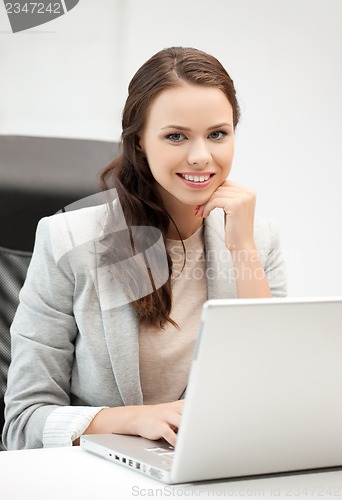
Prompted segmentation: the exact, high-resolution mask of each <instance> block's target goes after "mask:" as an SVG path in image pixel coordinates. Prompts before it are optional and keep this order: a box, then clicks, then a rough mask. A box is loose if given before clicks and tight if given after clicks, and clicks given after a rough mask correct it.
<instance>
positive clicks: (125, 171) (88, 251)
mask: <svg viewBox="0 0 342 500" xmlns="http://www.w3.org/2000/svg"><path fill="white" fill-rule="evenodd" d="M238 119H239V106H238V103H237V100H236V95H235V88H234V85H233V81H232V79H231V78H230V76H229V75H228V73H227V71H226V70H225V69H224V68H223V66H222V65H221V64H220V62H219V61H218V60H217V59H216V58H214V57H213V56H211V55H208V54H206V53H204V52H201V51H199V50H196V49H192V48H181V47H176V48H175V47H173V48H169V49H164V50H162V51H160V52H158V53H157V54H155V55H154V56H152V57H151V59H149V60H148V61H147V62H146V63H145V64H144V65H143V66H142V67H141V68H140V69H139V70H138V71H137V73H136V74H135V76H134V77H133V79H132V81H131V83H130V85H129V93H128V98H127V101H126V104H125V107H124V112H123V119H122V127H123V130H122V154H121V156H120V157H119V158H117V159H115V160H114V161H113V162H112V163H111V164H110V165H109V166H108V167H107V168H105V169H104V170H103V172H102V182H103V188H104V190H107V189H112V188H115V189H116V190H117V193H118V200H116V201H117V202H116V203H114V204H113V203H110V204H108V206H107V207H105V206H104V207H100V209H99V208H97V209H96V210H94V209H89V208H87V209H81V210H76V211H75V212H73V214H72V216H71V217H69V218H68V217H67V215H68V214H59V215H56V216H52V217H50V218H48V219H45V220H43V221H41V223H40V224H39V228H38V232H37V238H36V246H35V250H34V253H33V258H32V261H31V265H30V269H29V271H28V277H27V280H26V282H25V285H24V288H23V291H22V293H21V303H20V305H19V308H18V311H17V314H16V317H15V320H14V323H13V326H12V339H13V340H12V364H11V367H10V370H9V377H8V390H7V395H6V425H5V429H4V440H5V443H6V445H7V447H9V448H22V447H27V448H29V447H39V446H70V445H72V444H76V443H77V442H78V439H79V437H80V435H81V434H82V433H91V434H94V433H123V434H136V435H140V436H144V437H146V438H149V439H158V438H161V437H163V438H165V439H166V440H167V441H168V442H169V443H171V444H172V445H174V444H175V443H176V439H177V429H178V427H179V425H180V422H181V415H182V409H183V399H182V397H183V393H184V389H185V387H186V385H187V380H188V375H189V370H190V365H191V360H192V355H193V349H194V346H195V342H196V337H197V333H198V329H199V322H200V316H201V311H202V306H203V303H204V302H205V301H206V300H207V299H208V298H209V299H212V298H240V297H270V296H283V295H285V293H286V290H285V288H286V287H285V275H284V266H283V258H282V254H281V251H280V245H279V240H278V236H277V231H276V230H275V228H274V227H273V225H272V224H270V223H269V222H268V221H256V220H254V212H255V200H256V195H255V193H254V192H253V191H252V190H250V189H247V188H245V187H243V186H240V185H238V184H237V183H235V182H233V181H231V180H230V179H229V175H230V171H231V166H232V162H233V155H234V138H235V129H236V126H237V123H238ZM106 209H108V211H107V210H106ZM108 214H110V217H109V216H108ZM122 216H123V217H122ZM123 218H124V223H123V220H122V219H123ZM152 229H153V231H152ZM151 234H153V238H154V240H153V241H157V240H158V235H161V237H160V239H161V241H162V242H163V245H164V246H165V248H164V246H163V249H162V252H161V253H163V252H164V254H163V255H164V256H165V259H159V257H160V252H159V254H158V255H156V253H152V254H151V253H148V252H145V253H144V252H142V250H141V249H146V248H148V247H149V245H146V241H147V239H148V238H149V236H150V235H151ZM79 235H81V238H80V239H81V241H82V245H79V246H77V245H76V246H75V241H77V239H76V237H75V236H79ZM69 239H71V241H72V245H71V244H70V241H69ZM87 239H88V240H90V241H87ZM85 241H86V243H84V242H85ZM63 245H64V246H65V247H67V248H68V250H69V251H68V252H67V253H66V256H65V258H63V259H60V260H58V258H57V257H56V256H58V255H60V253H61V247H62V248H63ZM81 250H82V252H81ZM147 254H148V255H147ZM180 256H182V258H183V262H180ZM61 261H63V265H62V264H61ZM129 262H130V263H131V262H133V264H132V265H130V267H127V266H128V263H129ZM146 264H147V267H146ZM161 275H165V279H164V280H163V281H162V282H161V284H159V285H158V286H156V282H157V278H158V277H160V276H161ZM145 285H149V286H145ZM134 287H136V288H138V289H139V290H140V291H141V290H146V292H144V293H143V294H141V293H140V294H138V296H134V297H133V296H130V295H129V293H128V291H127V290H128V288H130V289H131V288H134ZM22 373H25V374H26V376H25V377H23V376H22Z"/></svg>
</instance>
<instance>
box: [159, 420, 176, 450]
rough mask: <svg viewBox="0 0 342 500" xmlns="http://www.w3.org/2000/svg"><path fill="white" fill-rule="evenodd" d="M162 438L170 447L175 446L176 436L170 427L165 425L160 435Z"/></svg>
mask: <svg viewBox="0 0 342 500" xmlns="http://www.w3.org/2000/svg"><path fill="white" fill-rule="evenodd" d="M162 437H163V438H164V439H165V440H166V441H167V442H168V443H170V444H171V446H176V442H177V434H176V433H175V431H174V430H172V429H171V427H170V426H168V425H165V428H164V432H163V433H162Z"/></svg>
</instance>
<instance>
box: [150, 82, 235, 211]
mask: <svg viewBox="0 0 342 500" xmlns="http://www.w3.org/2000/svg"><path fill="white" fill-rule="evenodd" d="M140 146H141V148H142V150H143V152H144V154H145V156H146V158H147V161H148V164H149V166H150V169H151V172H152V175H153V177H154V179H155V181H156V185H157V189H158V191H159V193H160V194H161V196H162V199H163V202H164V203H165V207H166V208H167V209H169V210H172V208H173V206H174V205H175V204H178V203H183V204H185V205H193V206H196V205H201V204H203V203H205V202H206V201H207V200H208V199H209V198H210V197H211V195H212V194H213V193H214V191H215V190H216V189H217V188H218V187H219V186H220V185H221V184H222V183H223V182H224V181H225V179H226V178H227V177H228V175H229V172H230V169H231V166H232V161H233V154H234V127H233V109H232V106H231V104H230V102H229V101H228V99H227V97H226V96H225V94H224V93H223V91H222V90H219V89H217V88H215V87H206V86H201V85H190V84H188V83H184V84H183V85H182V86H179V87H173V88H169V89H166V90H164V91H162V92H161V93H160V94H159V95H158V96H157V97H156V98H155V100H154V101H153V102H152V104H151V107H150V109H149V113H148V116H147V121H146V124H145V128H144V131H143V133H142V135H141V138H140Z"/></svg>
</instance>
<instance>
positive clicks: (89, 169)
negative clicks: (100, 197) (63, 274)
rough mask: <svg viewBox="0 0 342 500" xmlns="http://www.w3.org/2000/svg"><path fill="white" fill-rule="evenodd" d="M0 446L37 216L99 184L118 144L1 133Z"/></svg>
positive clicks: (70, 200) (0, 446) (96, 190)
mask: <svg viewBox="0 0 342 500" xmlns="http://www.w3.org/2000/svg"><path fill="white" fill-rule="evenodd" d="M0 151H1V156H0V227H1V232H0V450H1V449H3V446H2V443H1V434H2V429H3V423H4V422H3V420H4V418H3V417H4V392H5V389H6V385H7V372H8V366H9V363H10V333H9V330H10V325H11V323H12V320H13V317H14V314H15V311H16V309H17V306H18V296H19V291H20V288H21V287H22V285H23V283H24V280H25V277H26V271H27V268H28V265H29V262H30V259H31V255H32V250H33V244H34V237H35V230H36V227H37V223H38V221H39V219H41V218H42V217H44V216H48V215H52V214H54V213H56V212H58V211H59V210H60V209H62V208H63V207H65V206H67V205H69V204H70V203H73V202H75V201H78V200H80V199H82V198H84V197H86V196H89V195H91V194H94V193H96V192H98V191H99V190H100V188H99V182H98V173H99V171H100V170H101V169H102V168H104V167H105V166H106V165H108V164H109V163H110V162H111V160H112V159H113V158H115V157H116V156H117V155H118V153H119V148H118V144H117V143H115V142H105V141H97V140H82V139H68V138H65V139H63V138H54V137H23V136H0Z"/></svg>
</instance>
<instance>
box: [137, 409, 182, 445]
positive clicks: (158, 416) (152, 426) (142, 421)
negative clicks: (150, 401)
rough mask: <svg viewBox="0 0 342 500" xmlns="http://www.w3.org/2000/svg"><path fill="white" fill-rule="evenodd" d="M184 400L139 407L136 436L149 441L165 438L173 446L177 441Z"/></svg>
mask: <svg viewBox="0 0 342 500" xmlns="http://www.w3.org/2000/svg"><path fill="white" fill-rule="evenodd" d="M183 405H184V400H180V401H174V402H172V403H162V404H157V405H144V406H139V407H137V414H136V424H135V429H136V434H138V435H139V436H142V437H145V438H147V439H161V438H164V439H165V440H166V441H167V442H168V443H170V444H171V445H172V446H175V444H176V440H177V431H178V428H179V426H180V421H181V416H182V411H183Z"/></svg>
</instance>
